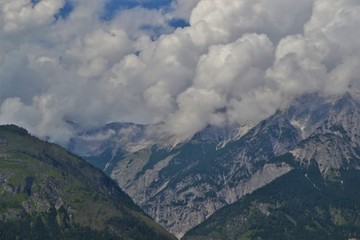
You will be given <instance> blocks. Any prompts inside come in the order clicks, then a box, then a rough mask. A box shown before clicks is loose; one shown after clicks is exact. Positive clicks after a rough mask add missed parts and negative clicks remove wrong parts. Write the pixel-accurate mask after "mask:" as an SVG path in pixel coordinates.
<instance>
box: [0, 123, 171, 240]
mask: <svg viewBox="0 0 360 240" xmlns="http://www.w3.org/2000/svg"><path fill="white" fill-rule="evenodd" d="M0 200H1V201H0V238H1V239H17V238H20V239H174V237H172V236H171V235H170V234H168V233H167V232H166V231H165V230H164V229H163V228H162V227H160V226H158V225H157V224H156V223H154V222H153V221H152V220H151V219H150V218H149V217H147V216H146V215H145V214H143V212H142V211H141V210H140V208H139V207H137V206H136V205H135V204H134V203H133V202H132V200H131V199H130V198H129V197H128V196H127V195H126V194H125V193H124V192H122V191H121V190H120V188H119V187H117V186H116V184H115V183H114V182H113V181H112V180H111V179H109V178H108V177H107V176H105V175H104V174H103V173H102V172H101V171H100V170H97V169H96V168H94V167H92V166H91V165H89V164H88V163H86V162H85V161H83V160H82V159H79V158H77V157H76V156H74V155H72V154H69V153H68V152H66V151H65V150H64V149H62V148H61V147H59V146H57V145H55V144H50V143H47V142H43V141H40V140H38V139H36V138H34V137H32V136H30V135H29V134H28V133H27V131H26V130H24V129H21V128H18V127H16V126H13V125H9V126H0Z"/></svg>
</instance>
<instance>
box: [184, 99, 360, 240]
mask: <svg viewBox="0 0 360 240" xmlns="http://www.w3.org/2000/svg"><path fill="white" fill-rule="evenodd" d="M359 109H360V107H359V104H358V101H356V100H355V99H354V98H353V97H352V96H350V95H349V94H346V95H344V96H342V97H340V98H338V99H336V101H334V102H333V103H332V104H331V107H330V108H328V109H327V114H326V115H325V116H326V117H325V118H322V119H323V121H317V122H318V124H314V125H315V126H317V127H316V128H315V129H314V130H313V132H312V134H310V135H309V136H308V137H307V138H305V139H304V140H303V141H301V142H300V143H298V144H297V145H296V146H295V147H294V148H293V149H292V150H291V151H289V153H287V154H285V155H284V156H282V157H278V158H275V159H274V160H272V161H273V162H274V163H276V164H280V165H282V164H284V163H286V164H289V165H290V166H291V168H292V170H291V171H290V172H289V173H287V174H286V175H284V176H282V177H279V178H278V179H276V180H275V181H274V182H272V183H270V184H268V185H266V186H265V187H263V188H262V189H260V190H258V191H256V192H255V193H253V194H250V195H248V196H246V197H244V198H242V199H241V200H239V201H238V202H236V203H235V204H233V205H230V206H228V207H225V208H224V209H221V210H219V211H218V212H216V213H215V214H214V215H213V216H211V217H210V218H209V219H208V220H206V221H205V222H203V223H202V224H200V225H199V226H198V227H196V228H194V229H192V230H191V231H189V232H188V233H187V236H186V237H184V239H346V238H347V237H348V236H349V235H350V234H354V233H355V234H357V235H359V234H360V220H359V219H360V198H359V197H360V195H359V192H358V191H357V189H358V188H359V186H360V144H359V138H358V132H359V129H358V126H359V122H360V118H359V116H360V111H359ZM306 119H308V120H309V119H311V117H310V118H308V117H307V118H306ZM314 125H313V126H314Z"/></svg>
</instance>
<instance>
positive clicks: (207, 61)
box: [0, 0, 360, 144]
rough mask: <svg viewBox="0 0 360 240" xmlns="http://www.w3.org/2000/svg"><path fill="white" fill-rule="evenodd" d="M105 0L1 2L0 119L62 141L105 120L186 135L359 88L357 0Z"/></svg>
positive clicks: (359, 13) (256, 118) (359, 17)
mask: <svg viewBox="0 0 360 240" xmlns="http://www.w3.org/2000/svg"><path fill="white" fill-rule="evenodd" d="M169 2H170V1H169ZM106 3H107V1H105V0H88V1H80V0H67V1H65V0H41V1H36V3H35V2H34V1H31V0H4V1H1V2H0V42H1V44H0V123H1V124H4V123H15V124H19V125H21V126H24V127H26V128H28V129H29V131H30V132H32V133H33V134H36V135H38V136H40V137H49V139H50V140H52V141H56V142H59V143H61V144H66V142H67V141H68V139H69V138H70V137H71V135H72V134H73V133H74V132H75V131H76V130H77V129H76V127H75V126H78V125H80V126H82V127H84V128H88V127H94V126H98V125H102V124H105V123H108V122H112V121H132V122H137V123H155V122H165V123H166V127H165V130H166V131H168V132H169V133H171V134H176V135H178V136H180V137H189V136H191V135H192V134H194V133H195V132H196V131H199V130H201V129H202V128H203V127H204V126H206V125H207V124H215V125H222V124H228V123H234V122H237V123H245V122H247V121H255V122H256V121H259V120H261V119H263V118H265V117H267V116H269V115H270V114H271V113H273V112H274V111H275V110H276V109H277V108H278V107H280V106H282V105H283V104H285V103H286V102H287V101H288V100H290V99H291V98H293V97H294V96H297V95H299V94H303V93H306V92H312V91H321V92H322V93H324V94H337V93H342V92H345V91H348V90H349V89H350V88H352V89H358V88H359V87H360V84H359V82H360V81H359V76H360V58H359V52H360V42H359V41H357V36H359V35H360V32H359V31H360V30H359V27H358V26H359V25H360V3H359V2H358V1H356V0H304V1H295V0H274V1H267V0H254V1H249V0H232V1H223V0H173V1H172V3H171V4H170V5H168V6H163V7H159V8H151V9H149V8H144V7H141V6H137V7H133V8H131V9H128V8H124V9H120V10H118V11H114V14H112V16H111V18H104V14H105V13H106ZM66 4H71V6H72V9H71V11H69V12H68V13H67V15H66V17H63V16H62V14H61V12H62V11H64V7H65V6H66ZM172 19H183V20H184V21H185V22H188V23H189V26H187V27H183V28H177V29H174V28H173V27H172V26H171V24H170V22H171V20H172ZM73 123H76V124H78V125H74V124H73Z"/></svg>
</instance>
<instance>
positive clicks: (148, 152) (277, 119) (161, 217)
mask: <svg viewBox="0 0 360 240" xmlns="http://www.w3.org/2000/svg"><path fill="white" fill-rule="evenodd" d="M359 106H360V100H359V97H358V95H357V94H355V93H352V94H350V93H346V94H344V95H341V96H322V95H320V94H317V93H313V94H306V95H303V96H300V97H297V98H295V99H293V100H292V102H291V103H290V104H288V105H286V106H284V107H283V108H281V109H279V110H278V111H276V112H275V113H274V114H273V115H271V116H270V117H268V118H266V119H264V120H263V121H261V122H259V123H256V124H253V123H248V124H245V125H239V124H233V125H228V126H224V127H219V126H207V127H206V128H205V129H203V130H202V131H200V132H198V133H196V134H195V135H194V136H193V137H192V138H190V139H177V138H176V137H175V136H170V135H168V134H166V133H164V132H162V131H160V129H161V124H157V125H137V124H133V123H112V124H108V125H106V126H104V127H100V128H97V129H91V130H89V131H85V132H82V133H79V134H78V135H77V136H76V137H74V138H73V139H72V141H71V142H70V144H69V146H68V149H69V150H70V151H72V152H74V153H76V154H79V155H81V156H82V157H84V158H85V159H86V160H88V161H89V162H91V163H92V164H94V165H95V166H97V167H99V168H101V169H102V170H104V171H105V173H107V174H108V175H109V176H110V177H111V178H112V179H114V180H115V181H116V182H117V184H118V185H119V186H120V187H121V188H122V189H123V190H124V191H125V192H126V193H127V194H128V195H129V196H130V197H131V198H132V199H133V200H134V202H135V203H136V204H138V205H139V206H140V207H141V208H142V209H143V210H144V211H145V212H146V213H147V214H149V215H150V216H151V217H153V218H154V220H156V222H158V223H159V224H161V225H162V226H164V227H165V228H166V229H168V230H169V231H170V232H172V233H173V234H175V235H176V236H177V237H178V238H180V237H182V236H183V235H184V234H185V233H186V232H188V231H189V230H190V229H192V228H194V227H195V226H198V225H199V224H201V225H199V227H197V228H195V229H200V228H201V227H202V226H204V228H203V230H204V229H205V228H206V227H209V226H213V225H211V224H210V223H208V221H215V220H211V219H216V216H221V212H222V211H225V210H223V209H230V206H239V205H236V204H238V203H239V202H242V201H245V202H246V203H247V204H250V203H251V202H252V201H256V199H255V197H251V196H260V195H261V194H260V195H259V192H266V191H270V190H266V189H268V188H270V189H271V188H272V187H271V186H272V185H271V184H275V183H278V185H281V186H285V185H287V187H288V188H296V187H297V181H299V182H301V181H305V180H306V181H309V182H312V181H315V180H313V179H312V178H311V177H309V176H310V175H308V173H307V169H313V170H312V171H315V172H316V174H315V176H316V177H314V178H316V181H317V182H316V183H318V184H320V183H321V184H320V185H319V186H318V185H317V184H316V183H314V184H313V183H312V184H310V185H309V184H308V185H306V184H305V185H304V189H306V191H307V190H308V191H309V192H311V191H312V190H314V189H311V187H313V188H315V189H317V188H318V189H321V190H322V191H324V192H331V191H333V190H334V189H335V187H327V186H330V185H331V184H330V182H331V183H332V182H334V181H335V182H340V183H341V181H343V182H346V181H345V180H343V177H342V176H344V175H347V171H349V172H351V174H352V175H354V176H356V174H357V171H358V169H359V166H358V162H359V161H358V159H359V147H360V135H359V124H360V118H359V116H360V111H359V109H360V108H359ZM284 156H286V157H284ZM284 159H285V160H284ZM295 172H296V173H297V174H298V175H299V176H300V175H301V174H299V173H304V174H303V178H304V176H305V180H304V179H303V178H302V179H301V178H300V177H298V175H296V174H295ZM292 175H296V176H297V177H293V179H296V180H294V182H289V181H287V180H282V179H289V178H290V179H292V177H289V176H292ZM355 179H356V177H355ZM306 181H305V182H306ZM279 182H280V183H279ZM350 182H351V181H350ZM336 184H337V183H336ZM336 184H335V185H336ZM352 184H354V183H352ZM278 185H276V184H275V185H274V186H275V187H273V188H275V189H276V188H277V186H278ZM335 185H334V186H335ZM324 186H325V187H324ZM331 186H333V185H331ZM264 189H265V190H264ZM329 189H330V190H329ZM284 191H285V192H286V190H284ZM304 191H305V190H304ZM338 193H341V194H342V195H345V196H346V194H349V192H348V191H344V192H341V191H340V192H338ZM253 194H255V195H253ZM256 194H258V195H256ZM279 194H280V195H281V194H282V193H281V192H279ZM284 194H287V193H284ZM294 194H295V193H294ZM296 194H298V193H296ZM280 195H279V196H280ZM279 196H277V195H274V196H273V198H274V199H275V200H277V199H278V198H279ZM314 196H315V195H314ZM344 198H346V197H344ZM246 199H253V200H251V201H250V200H246ZM254 199H255V200H254ZM284 199H286V198H284ZM270 200H271V199H270ZM270 200H269V202H266V201H265V202H264V203H265V204H269V206H273V205H274V204H275V203H276V201H275V200H271V201H270ZM303 200H304V199H299V201H303ZM333 200H334V199H332V200H329V201H328V203H329V204H330V202H331V201H333ZM259 201H260V200H259ZM261 201H262V200H261ZM261 201H260V202H261ZM284 201H285V200H284ZM334 201H336V200H334ZM232 204H234V205H232ZM241 204H243V205H241ZM241 204H240V205H241V206H245V205H244V204H245V203H241ZM250 205H251V204H250ZM255 205H256V204H255ZM275 205H276V204H275ZM225 206H227V207H225ZM246 206H247V205H246ZM251 206H252V205H251ZM266 206H268V205H266ZM313 206H317V205H316V204H315V203H314V205H313ZM224 207H225V208H224ZM247 207H248V206H247ZM335 208H337V207H335ZM234 209H239V207H238V208H236V207H235V208H234ZM228 211H229V210H228ZM231 211H232V210H231ZM279 211H280V212H281V211H282V209H281V207H280V208H279ZM324 211H325V210H324ZM215 212H216V214H215V215H214V217H211V216H212V215H213V214H214V213H215ZM233 212H234V214H235V215H234V219H237V218H236V217H237V215H236V213H237V212H238V211H235V210H234V211H233ZM250 212H251V211H250ZM265 212H266V211H265ZM276 213H278V212H276ZM281 213H283V212H281ZM328 213H329V214H330V212H328ZM340 215H341V214H340ZM241 216H242V217H244V218H246V219H249V218H248V217H247V215H246V214H243V215H241ZM296 217H298V215H295V216H294V219H296ZM347 217H348V216H347V215H346V214H345V215H344V219H346V218H347ZM206 219H209V220H206ZM217 219H219V218H217ZM229 219H230V218H229ZM348 219H350V220H348V221H347V222H349V223H354V224H355V223H356V222H353V221H352V220H351V219H353V218H348ZM204 221H205V222H204ZM229 221H230V220H229ZM234 221H235V220H234ZM216 222H217V224H218V225H219V229H220V228H221V227H224V228H226V226H227V225H224V224H225V222H226V224H228V225H229V226H231V224H229V222H228V221H217V220H216ZM232 223H233V222H232ZM337 223H338V222H337V221H333V222H332V224H335V225H336V224H337ZM207 224H208V225H207ZM335 225H334V226H335ZM355 225H356V224H355ZM235 226H238V225H234V226H233V228H234V229H236V230H239V229H241V228H239V227H235ZM246 226H247V227H249V226H250V225H246ZM251 226H252V225H251ZM329 226H330V225H329ZM230 228H231V227H230ZM249 228H250V227H249ZM322 228H323V226H322V225H321V224H320V225H319V227H318V228H317V229H315V230H314V232H315V233H314V234H320V231H317V230H319V229H322ZM214 229H215V228H214ZM231 229H232V228H231ZM334 229H336V228H334ZM203 230H197V231H195V230H192V231H190V232H189V235H186V237H188V236H189V237H190V236H192V235H191V234H193V235H194V234H195V235H196V236H199V235H198V233H199V232H200V233H204V231H203ZM214 231H215V230H214ZM219 231H220V230H219ZM224 231H225V230H224V229H222V230H221V232H224ZM241 231H242V232H236V234H240V233H241V234H245V235H244V236H253V235H251V234H250V233H249V232H247V231H245V230H244V231H243V230H241ZM264 231H265V230H264ZM309 231H310V230H309ZM311 231H312V230H311ZM330 233H331V232H328V235H329V234H330ZM241 234H240V235H241ZM246 234H247V235H246ZM249 234H250V235H249ZM254 234H255V233H254ZM195 235H194V236H195ZM240 235H239V236H240ZM255 235H256V234H255ZM255 235H254V236H255ZM214 236H215V235H214ZM214 236H213V235H212V237H214ZM224 236H227V237H229V236H231V234H230V235H226V234H225V235H224ZM259 236H260V235H259ZM200 239H201V238H200ZM203 239H209V238H203ZM214 239H217V238H216V237H215V238H214ZM219 239H232V238H219ZM239 239H240V238H239ZM244 239H255V238H252V237H249V238H244ZM274 239H275V238H274ZM284 239H287V238H284ZM298 239H301V238H298Z"/></svg>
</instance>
